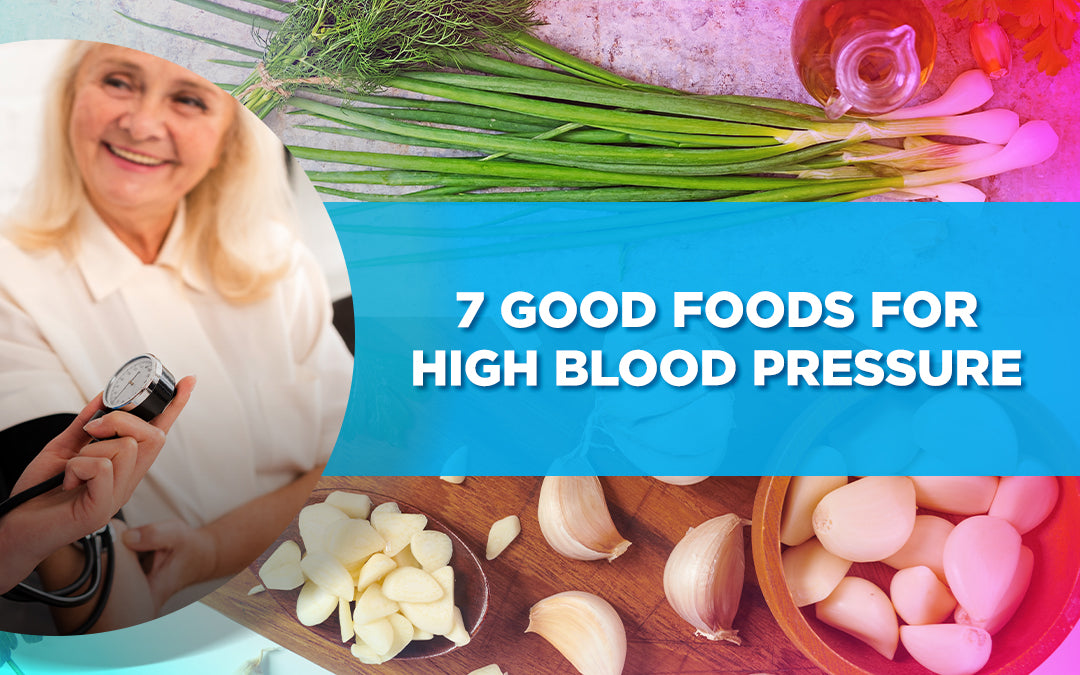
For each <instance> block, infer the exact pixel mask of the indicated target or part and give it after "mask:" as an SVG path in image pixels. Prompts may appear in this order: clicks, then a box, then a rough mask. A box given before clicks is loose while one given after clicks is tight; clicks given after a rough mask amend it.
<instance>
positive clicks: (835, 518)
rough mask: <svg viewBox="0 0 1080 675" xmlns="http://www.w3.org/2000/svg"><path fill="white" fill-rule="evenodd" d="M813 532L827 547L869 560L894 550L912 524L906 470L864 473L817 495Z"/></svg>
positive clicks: (911, 496)
mask: <svg viewBox="0 0 1080 675" xmlns="http://www.w3.org/2000/svg"><path fill="white" fill-rule="evenodd" d="M813 522H814V534H816V535H817V538H818V539H820V540H821V543H822V545H824V546H825V548H826V549H828V550H829V552H830V553H832V554H834V555H837V556H840V557H841V558H843V559H845V560H851V561H853V562H873V561H877V560H882V559H883V558H887V557H889V556H891V555H893V554H894V553H896V552H897V551H899V550H900V549H901V548H902V547H903V546H904V544H905V543H906V542H907V540H908V538H909V537H910V536H911V532H912V530H913V529H914V528H915V486H914V485H913V484H912V482H911V479H909V478H907V477H905V476H868V477H866V478H860V479H859V480H856V481H853V482H851V483H848V484H847V485H845V486H843V487H840V488H837V489H835V490H833V491H832V492H830V493H829V494H827V495H825V496H824V497H822V499H821V501H820V502H818V505H817V508H815V509H814V516H813Z"/></svg>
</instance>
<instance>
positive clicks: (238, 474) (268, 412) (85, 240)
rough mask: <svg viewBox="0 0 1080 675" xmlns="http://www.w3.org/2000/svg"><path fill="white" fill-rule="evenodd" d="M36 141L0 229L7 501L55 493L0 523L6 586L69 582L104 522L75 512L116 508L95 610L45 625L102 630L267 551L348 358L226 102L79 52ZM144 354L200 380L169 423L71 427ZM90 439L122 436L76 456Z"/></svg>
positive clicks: (109, 52)
mask: <svg viewBox="0 0 1080 675" xmlns="http://www.w3.org/2000/svg"><path fill="white" fill-rule="evenodd" d="M43 130H44V132H45V133H44V139H43V143H42V145H41V152H40V155H41V156H40V161H39V162H38V171H37V173H36V176H35V178H34V179H33V180H32V181H31V183H30V185H29V187H28V188H27V189H26V190H25V191H24V192H23V194H22V197H21V199H20V201H19V204H18V205H17V206H16V208H15V209H14V210H13V211H12V213H11V214H9V216H8V217H7V218H6V219H4V227H3V231H2V236H0V497H3V496H6V494H7V493H8V492H12V493H19V492H22V491H23V490H24V489H26V488H27V487H28V486H33V485H36V484H37V483H39V482H40V481H41V480H42V479H43V478H45V479H47V478H49V477H50V476H51V475H52V474H56V473H58V472H67V474H68V478H67V479H66V481H65V484H64V489H60V490H55V491H53V492H51V493H47V494H45V495H43V496H42V497H36V498H31V499H29V500H28V501H27V502H26V503H24V504H21V505H19V506H16V507H15V508H14V510H13V511H12V512H11V513H10V514H8V515H2V516H0V591H2V590H6V589H7V588H10V587H11V585H12V584H13V583H14V582H15V581H18V580H19V579H20V578H21V576H20V574H21V573H23V572H25V571H29V570H30V569H34V568H35V567H36V569H37V572H38V574H39V576H40V578H41V582H42V584H43V585H44V586H45V587H46V588H61V587H66V586H72V585H73V583H74V582H75V581H76V579H77V577H78V570H79V569H81V568H82V562H83V560H82V558H83V557H84V556H85V555H88V554H87V553H84V552H83V550H82V549H78V548H75V547H73V546H69V545H68V544H69V543H70V542H71V541H73V538H74V537H76V536H78V537H81V536H82V535H85V534H89V533H91V532H93V531H94V530H96V529H97V528H98V527H100V523H98V522H96V521H94V519H93V518H90V517H89V516H87V517H83V516H82V515H81V514H83V513H84V512H86V513H89V512H90V511H92V510H93V509H89V508H86V509H81V510H80V508H76V507H82V506H87V505H88V504H89V505H92V506H95V507H96V510H93V511H94V512H95V513H97V512H98V511H101V510H102V509H108V508H111V510H109V511H108V512H107V513H109V514H111V513H115V511H116V508H119V507H122V516H123V521H124V522H119V521H116V522H114V523H113V527H114V530H115V532H116V535H117V540H118V541H117V545H116V552H115V564H116V582H115V583H114V584H113V589H112V593H111V595H110V597H109V598H108V603H107V605H106V606H105V609H104V612H103V613H102V614H101V615H100V618H97V617H96V616H95V615H94V614H91V612H90V607H89V605H88V606H80V607H76V608H73V609H65V610H62V611H57V612H56V613H55V618H56V622H57V626H58V628H59V630H60V631H62V632H64V631H68V630H72V629H74V628H76V627H83V625H84V624H86V623H87V621H88V620H89V621H90V623H91V624H93V625H92V626H89V627H90V629H91V630H107V629H111V628H117V627H121V626H125V625H131V624H134V623H138V622H140V621H145V620H147V619H150V618H153V617H154V616H157V615H159V614H160V613H162V612H164V611H169V610H170V609H175V608H177V607H179V606H182V605H183V604H186V603H187V602H190V601H192V600H194V599H197V598H198V597H200V596H201V595H202V594H203V593H205V592H207V591H208V590H210V589H211V588H213V587H214V586H215V585H216V584H217V583H220V580H222V579H223V578H224V577H226V576H227V575H230V574H232V573H235V572H236V571H238V570H239V569H241V568H242V567H243V566H245V565H247V564H248V563H249V562H250V561H251V560H252V559H254V557H255V556H256V555H257V554H258V553H260V552H261V551H262V550H263V549H264V548H265V547H266V546H267V545H268V544H269V543H270V542H272V541H273V540H274V538H275V537H276V536H277V534H278V533H280V531H281V530H282V529H283V528H284V527H285V525H287V524H288V522H289V521H290V520H291V518H292V517H293V516H294V515H295V513H296V511H297V510H298V509H299V508H300V506H302V504H303V502H304V500H305V499H306V497H307V494H308V493H309V492H310V489H311V487H312V485H313V483H314V480H315V479H317V478H318V476H319V474H320V473H321V469H322V466H323V465H324V464H325V461H326V459H327V457H328V456H329V454H330V450H331V448H332V447H333V444H334V440H335V438H336V436H337V433H338V430H339V428H340V424H341V420H342V418H343V416H344V412H345V404H346V401H347V399H348V392H349V384H350V380H351V371H352V360H351V356H350V354H349V352H348V349H347V348H346V347H345V344H344V342H343V341H342V339H341V337H340V335H339V334H338V333H337V331H336V330H335V329H334V327H333V324H332V323H331V320H332V310H331V304H330V299H329V295H328V291H327V287H326V281H325V279H324V276H323V272H322V269H321V268H320V265H319V264H318V262H316V259H315V257H314V256H313V255H312V253H311V252H310V251H309V250H308V249H307V248H306V247H305V246H304V245H303V244H302V243H301V241H300V240H299V238H298V237H297V235H296V234H295V233H294V230H295V227H294V226H295V224H296V223H295V221H296V220H297V217H296V213H295V209H294V208H293V207H292V203H291V194H292V193H291V190H290V187H289V183H288V180H287V175H286V163H285V160H284V157H285V155H284V152H283V150H282V147H281V145H280V143H279V142H278V141H277V139H276V138H275V137H274V136H273V134H272V133H271V132H270V131H269V130H268V129H266V128H265V127H263V126H262V124H261V123H260V122H259V121H258V120H257V119H255V118H254V116H252V115H251V114H250V113H247V111H244V110H243V109H241V108H240V107H239V106H238V105H237V104H236V102H235V101H234V100H233V99H232V98H231V97H230V96H229V95H228V94H226V93H225V92H223V91H221V90H219V89H218V88H217V87H215V86H214V85H213V84H211V83H210V82H208V81H206V80H204V79H202V78H200V77H198V76H196V75H194V74H193V73H191V72H189V71H187V70H185V69H183V68H181V67H179V66H177V65H175V64H173V63H170V62H168V61H164V60H162V59H159V58H157V57H155V56H152V55H149V54H144V53H141V52H137V51H133V50H130V49H126V48H122V47H116V46H111V45H104V44H97V43H73V44H72V45H71V46H70V48H69V49H68V50H67V51H66V53H65V55H64V57H63V58H62V59H61V63H60V67H59V68H58V71H57V76H56V79H55V82H54V87H53V91H52V93H51V95H50V97H49V99H48V100H47V102H46V107H45V121H44V129H43ZM141 353H152V354H154V355H155V356H156V357H158V358H160V360H161V362H164V363H167V364H168V367H169V369H171V370H172V371H173V372H175V373H176V375H177V376H178V378H180V376H184V375H191V374H197V375H198V376H199V386H198V388H197V389H198V391H197V392H195V393H192V385H193V381H192V380H191V379H190V378H180V379H179V382H178V396H180V395H182V397H183V400H182V401H181V405H177V406H171V407H170V409H171V410H173V412H172V413H170V414H169V417H168V419H167V420H160V421H158V420H155V421H154V422H153V423H152V426H149V425H148V426H147V427H143V426H139V425H138V424H136V422H137V420H134V418H133V416H131V415H129V414H128V413H124V412H112V413H109V414H107V415H106V416H105V417H103V418H102V420H111V421H109V422H108V423H107V425H106V426H109V428H108V429H107V430H106V429H102V428H99V427H102V424H104V422H101V421H99V422H95V423H92V424H91V425H89V426H87V427H86V431H83V430H82V426H83V425H84V424H86V420H87V419H89V416H90V415H91V414H92V413H93V411H94V409H95V408H97V407H100V405H101V402H100V399H99V398H98V396H97V395H98V392H99V391H100V389H101V386H102V385H103V384H104V383H105V382H106V381H107V380H108V379H109V376H110V375H112V373H113V372H114V371H115V369H116V368H117V366H119V365H120V364H121V363H124V362H126V361H127V360H128V359H130V358H131V357H132V356H134V355H136V354H141ZM188 395H190V396H191V398H190V400H188V399H187V396H188ZM181 409H182V410H183V414H180V410H181ZM80 411H81V412H80ZM161 417H162V418H165V417H166V416H165V415H164V414H163V415H162V416H161ZM133 420H134V421H133ZM173 420H175V422H176V423H175V425H174V424H172V422H173ZM73 421H74V422H73ZM166 421H167V422H168V424H166V423H165V422H166ZM95 425H96V426H95ZM153 427H156V429H155V428H153ZM65 429H66V431H65ZM103 431H105V432H108V433H104V434H103V435H104V436H106V437H108V436H112V435H113V434H116V435H119V436H120V437H121V438H120V439H117V440H110V441H107V442H103V443H94V444H92V445H90V444H88V443H87V442H88V441H89V440H90V436H89V435H88V434H89V433H91V432H94V435H95V436H100V435H102V432H103ZM166 432H167V436H166V435H165V434H166ZM108 448H113V450H111V451H107V449H108ZM159 451H160V454H157V453H158V452H159ZM87 463H91V464H93V466H95V467H98V468H99V469H101V470H102V471H104V472H107V475H108V476H110V479H109V480H110V485H112V488H111V490H110V491H109V492H108V493H107V496H105V495H106V493H105V492H104V491H103V490H102V488H101V485H102V484H103V483H102V481H101V477H102V476H103V475H106V474H105V473H100V472H99V473H95V474H90V473H88V472H87V471H86V470H85V468H84V465H86V464H87ZM106 464H107V465H108V466H106ZM151 464H152V465H151ZM76 469H78V470H76ZM114 476H115V477H117V480H116V481H115V482H113V481H112V477H114ZM95 481H96V482H95ZM73 514H74V515H73ZM50 518H55V520H50ZM14 551H18V552H19V555H15V554H14V553H13V552H14ZM6 576H12V577H13V578H12V579H7V578H6ZM78 583H83V582H78ZM12 616H13V615H12V614H8V613H7V606H5V605H0V629H7V630H16V631H20V632H39V629H37V628H28V627H27V626H25V625H19V624H18V620H17V619H13V618H12ZM88 617H89V618H88ZM13 621H14V623H13Z"/></svg>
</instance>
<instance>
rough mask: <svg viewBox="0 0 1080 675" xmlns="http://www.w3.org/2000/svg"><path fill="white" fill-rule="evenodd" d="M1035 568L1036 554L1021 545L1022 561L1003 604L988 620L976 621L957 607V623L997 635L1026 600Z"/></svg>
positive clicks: (1010, 583)
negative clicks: (1025, 596)
mask: <svg viewBox="0 0 1080 675" xmlns="http://www.w3.org/2000/svg"><path fill="white" fill-rule="evenodd" d="M1034 569H1035V554H1033V553H1032V552H1031V549H1030V548H1028V547H1027V546H1021V547H1020V562H1019V563H1017V565H1016V574H1014V575H1013V578H1012V581H1011V582H1009V590H1007V591H1006V592H1005V597H1003V598H1002V599H1001V604H1000V605H998V608H997V609H996V610H994V615H993V616H992V617H990V619H988V620H986V621H980V622H977V623H976V622H974V621H972V619H971V616H970V615H968V612H967V610H966V609H964V608H963V607H962V606H961V607H957V608H956V614H955V619H956V623H962V624H964V625H968V626H975V627H976V628H982V629H983V630H985V631H986V632H987V633H990V634H991V635H995V634H996V633H997V632H998V631H999V630H1001V629H1002V628H1004V627H1005V624H1007V623H1008V622H1009V619H1011V618H1012V617H1013V614H1016V610H1018V609H1019V608H1020V603H1021V602H1022V601H1023V600H1024V595H1026V594H1027V589H1028V586H1030V585H1031V573H1032V571H1033V570H1034Z"/></svg>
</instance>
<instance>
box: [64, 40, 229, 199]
mask: <svg viewBox="0 0 1080 675" xmlns="http://www.w3.org/2000/svg"><path fill="white" fill-rule="evenodd" d="M74 94H75V95H74V103H73V106H72V111H71V120H70V123H69V127H68V134H69V137H70V141H71V147H72V149H73V151H74V153H75V162H76V164H77V165H78V168H79V172H80V174H81V175H82V180H83V184H84V185H85V186H86V190H87V193H88V196H89V198H90V202H91V203H92V204H93V206H94V207H95V208H96V209H97V210H98V211H99V212H101V213H102V215H103V216H108V215H121V214H122V215H124V216H125V217H128V218H132V217H138V215H140V214H141V213H147V214H154V215H159V214H164V213H171V212H172V211H174V210H175V209H176V207H177V205H178V204H179V202H180V200H181V199H182V198H183V197H184V195H186V194H187V193H188V192H189V191H190V190H191V189H192V188H193V187H195V185H197V184H198V183H199V181H201V180H202V178H203V177H204V176H205V175H206V174H207V172H209V171H210V169H212V168H213V167H214V166H216V165H217V163H218V160H219V158H220V156H221V150H222V146H223V142H224V139H225V135H226V133H227V132H228V130H229V128H230V127H231V125H232V123H233V120H234V118H235V116H236V103H235V101H234V100H233V99H232V97H231V96H229V95H228V94H227V93H225V92H224V91H222V90H221V89H219V88H217V87H215V86H214V85H213V84H211V83H210V82H207V81H206V80H204V79H202V78H200V77H198V76H197V75H195V74H193V73H191V72H190V71H188V70H186V69H184V68H181V67H180V66H178V65H176V64H173V63H170V62H168V61H165V60H163V59H159V58H157V57H156V56H151V55H149V54H144V53H142V52H137V51H134V50H131V49H126V48H124V47H115V46H112V45H100V46H96V47H94V48H93V49H92V50H91V51H90V52H89V53H88V54H87V56H86V57H85V58H84V59H83V61H82V63H81V64H80V65H79V69H78V71H77V74H76V77H75V92H74Z"/></svg>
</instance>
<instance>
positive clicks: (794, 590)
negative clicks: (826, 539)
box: [781, 539, 851, 607]
mask: <svg viewBox="0 0 1080 675" xmlns="http://www.w3.org/2000/svg"><path fill="white" fill-rule="evenodd" d="M781 560H782V561H783V565H784V579H786V580H787V587H788V590H789V591H791V599H792V600H794V601H795V606H796V607H805V606H806V605H812V604H814V603H815V602H819V601H821V600H824V599H825V598H827V597H829V594H830V593H832V592H833V590H834V589H835V588H836V585H837V584H839V583H840V580H841V579H843V578H844V575H846V574H847V573H848V570H849V569H851V561H850V560H844V559H843V558H840V557H837V556H835V555H833V554H832V553H829V552H828V551H827V550H826V549H825V547H824V546H822V545H821V542H820V541H818V540H817V539H811V540H810V541H806V542H803V543H801V544H799V545H798V546H792V547H791V548H789V549H787V550H786V551H784V553H783V555H782V556H781Z"/></svg>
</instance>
